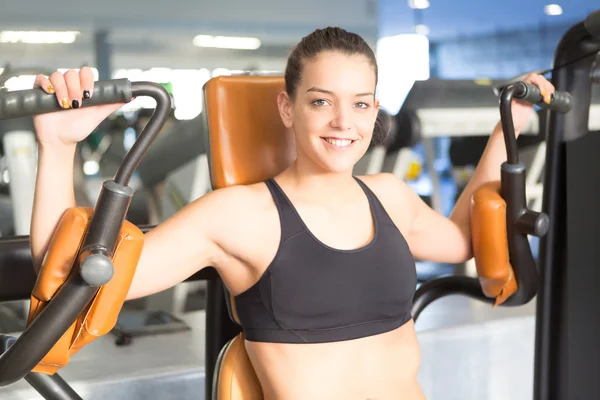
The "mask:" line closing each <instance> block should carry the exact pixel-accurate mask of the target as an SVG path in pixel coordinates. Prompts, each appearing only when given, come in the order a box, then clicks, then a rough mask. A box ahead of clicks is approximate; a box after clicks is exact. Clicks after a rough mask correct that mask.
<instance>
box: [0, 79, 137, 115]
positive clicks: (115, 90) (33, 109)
mask: <svg viewBox="0 0 600 400" xmlns="http://www.w3.org/2000/svg"><path fill="white" fill-rule="evenodd" d="M132 97H133V96H132V91H131V82H130V81H129V80H128V79H113V80H107V81H99V82H95V83H94V91H93V93H92V97H91V99H89V100H85V101H84V102H83V105H82V107H90V106H97V105H102V104H115V103H128V102H130V101H131V99H132ZM61 110H64V108H62V107H61V106H60V104H59V103H58V101H57V99H56V95H55V94H53V93H52V94H51V93H46V92H44V91H43V90H42V89H40V88H34V89H27V90H18V91H14V92H0V120H3V119H9V118H21V117H27V116H31V115H37V114H45V113H50V112H55V111H61Z"/></svg>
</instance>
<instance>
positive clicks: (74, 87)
mask: <svg viewBox="0 0 600 400" xmlns="http://www.w3.org/2000/svg"><path fill="white" fill-rule="evenodd" d="M64 77H65V83H66V85H67V93H68V101H69V104H70V105H71V107H73V108H79V106H80V105H81V98H82V96H83V92H82V90H81V84H80V83H79V74H78V73H77V72H76V71H75V70H72V69H70V70H68V71H67V72H66V73H65V75H64Z"/></svg>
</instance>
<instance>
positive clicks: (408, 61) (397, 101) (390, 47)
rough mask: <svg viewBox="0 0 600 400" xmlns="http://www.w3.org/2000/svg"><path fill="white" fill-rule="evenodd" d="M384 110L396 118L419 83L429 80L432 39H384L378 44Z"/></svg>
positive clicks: (379, 93) (397, 37)
mask: <svg viewBox="0 0 600 400" xmlns="http://www.w3.org/2000/svg"><path fill="white" fill-rule="evenodd" d="M377 63H378V65H379V84H378V90H377V97H378V98H379V101H380V104H381V107H382V108H383V109H385V110H386V111H387V112H389V113H390V114H392V115H395V114H397V113H398V111H399V110H400V107H401V106H402V103H404V100H405V99H406V96H407V95H408V92H409V91H410V89H411V88H412V86H413V84H414V83H415V81H424V80H427V79H429V39H428V38H427V36H423V35H418V34H409V35H397V36H387V37H382V38H380V39H379V40H378V41H377Z"/></svg>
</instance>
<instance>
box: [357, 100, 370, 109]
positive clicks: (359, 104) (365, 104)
mask: <svg viewBox="0 0 600 400" xmlns="http://www.w3.org/2000/svg"><path fill="white" fill-rule="evenodd" d="M356 105H357V106H358V107H359V108H369V105H368V104H367V103H365V102H363V101H359V102H358V103H356Z"/></svg>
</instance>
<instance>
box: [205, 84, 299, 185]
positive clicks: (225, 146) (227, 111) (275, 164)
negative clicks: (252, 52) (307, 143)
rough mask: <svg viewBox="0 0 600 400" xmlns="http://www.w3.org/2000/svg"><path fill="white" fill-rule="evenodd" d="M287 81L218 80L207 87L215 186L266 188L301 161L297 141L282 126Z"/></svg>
mask: <svg viewBox="0 0 600 400" xmlns="http://www.w3.org/2000/svg"><path fill="white" fill-rule="evenodd" d="M283 90H285V80H284V78H283V76H244V75H240V76H219V77H216V78H212V79H211V80H209V81H208V82H207V83H206V84H205V85H204V97H205V117H206V118H205V123H206V131H207V132H208V141H207V142H208V146H209V154H210V158H209V163H210V165H209V166H210V173H211V180H212V186H213V188H214V189H220V188H224V187H228V186H234V185H248V184H252V183H257V182H262V181H263V180H265V179H268V178H271V177H273V176H275V175H277V174H279V173H280V172H281V171H283V170H284V169H286V168H287V167H288V166H290V164H292V162H293V161H294V159H295V158H296V140H295V137H294V133H293V131H292V130H291V129H287V128H286V127H285V125H283V122H282V120H281V116H280V114H279V108H278V106H277V96H278V95H279V93H280V92H282V91H283Z"/></svg>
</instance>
